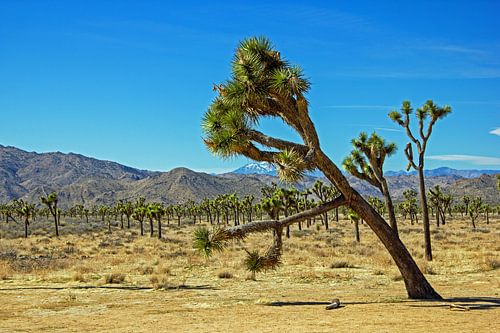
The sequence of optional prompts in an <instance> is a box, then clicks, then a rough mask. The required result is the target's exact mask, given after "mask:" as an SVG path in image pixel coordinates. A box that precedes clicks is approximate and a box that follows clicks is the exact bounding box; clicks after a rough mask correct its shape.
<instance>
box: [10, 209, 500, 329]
mask: <svg viewBox="0 0 500 333" xmlns="http://www.w3.org/2000/svg"><path fill="white" fill-rule="evenodd" d="M499 222H500V221H499V219H498V218H497V219H494V218H493V219H492V221H491V223H490V224H489V225H485V224H482V225H481V226H480V227H481V229H479V230H478V231H475V232H472V230H471V228H470V226H469V225H468V224H467V222H466V221H464V220H458V219H457V220H451V221H449V223H448V224H447V225H446V226H444V227H441V228H440V229H439V230H436V227H433V228H432V229H433V234H432V238H433V249H434V256H435V260H434V261H433V262H431V263H427V262H425V261H424V259H423V246H422V238H423V237H422V233H421V225H415V226H410V225H407V224H405V223H404V222H403V223H402V225H401V238H402V240H403V241H404V242H405V244H406V245H407V246H408V248H409V249H410V251H411V252H412V254H413V255H414V257H415V259H416V261H417V263H418V264H419V266H420V267H421V269H422V270H423V271H424V272H425V273H426V275H427V277H428V279H429V280H430V281H431V283H432V284H433V286H434V287H435V288H436V289H437V290H438V291H439V292H440V293H441V295H442V296H443V297H444V298H445V301H437V302H420V301H410V300H408V299H407V298H406V294H405V289H404V285H403V281H402V280H401V277H400V275H399V273H398V271H397V269H396V268H395V266H394V265H393V264H392V261H391V259H390V257H389V256H388V254H387V253H386V251H385V250H384V249H383V248H382V246H381V245H380V244H379V242H378V241H377V240H376V239H375V236H374V235H373V233H372V232H371V231H370V229H369V228H368V227H367V226H366V225H365V224H362V225H361V243H360V244H357V243H355V242H354V241H353V240H354V235H353V230H352V225H351V224H350V223H349V222H347V221H340V223H335V222H332V228H331V229H330V230H329V231H328V232H327V231H325V230H323V229H321V230H317V229H316V227H314V228H313V227H311V228H310V229H309V230H303V231H302V232H299V231H298V230H295V227H292V228H293V232H292V238H291V239H288V240H287V239H285V246H284V255H283V265H282V266H281V267H280V268H279V269H277V270H276V271H271V272H267V273H260V274H257V281H252V280H250V279H248V273H247V272H246V271H245V270H244V268H243V267H242V261H243V259H244V256H245V251H243V249H249V250H250V249H261V251H264V249H266V248H267V246H268V245H269V244H270V236H269V235H265V234H262V235H254V236H251V237H249V238H248V239H246V240H245V241H241V242H234V243H233V244H232V245H231V246H230V247H229V248H228V249H227V250H226V251H225V252H223V253H220V254H218V255H215V256H214V257H213V258H210V259H205V258H203V257H201V256H199V255H198V254H197V253H195V251H194V250H193V249H192V248H191V237H192V232H193V227H192V226H183V227H181V228H177V227H167V228H165V230H164V235H165V239H163V240H158V239H156V238H149V237H148V236H144V237H141V236H139V235H138V234H137V232H136V230H135V229H134V230H133V231H130V230H119V229H116V228H114V229H113V232H112V234H108V233H106V232H105V231H104V228H103V230H102V231H96V232H90V233H84V234H81V235H63V236H61V237H60V238H59V239H57V238H52V237H48V236H32V237H31V238H29V239H20V238H16V239H2V240H0V303H1V304H2V306H1V307H0V332H82V331H89V332H90V331H92V332H104V331H106V332H278V331H281V332H360V331H362V332H400V331H405V332H429V331H440V332H453V331H456V332H469V331H477V332H493V331H499V330H500V323H499V319H498V318H499V315H500V296H499V292H500V274H499V272H500V271H499V269H498V268H499V260H500V256H499V254H500V245H499V244H500V243H499V239H500V237H499V236H500V227H499ZM67 223H70V222H67ZM135 227H136V226H134V228H135ZM333 298H339V299H340V300H341V302H342V304H343V307H341V308H339V309H335V310H330V311H327V310H325V309H324V308H325V306H326V305H327V304H328V301H330V300H331V299H333ZM450 304H452V305H462V306H466V307H464V308H461V307H454V308H450ZM466 310H468V311H466Z"/></svg>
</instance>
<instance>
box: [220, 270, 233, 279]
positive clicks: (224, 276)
mask: <svg viewBox="0 0 500 333" xmlns="http://www.w3.org/2000/svg"><path fill="white" fill-rule="evenodd" d="M217 276H218V277H219V279H232V278H233V274H231V273H230V272H226V271H224V272H219V274H217Z"/></svg>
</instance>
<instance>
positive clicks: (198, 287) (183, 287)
mask: <svg viewBox="0 0 500 333" xmlns="http://www.w3.org/2000/svg"><path fill="white" fill-rule="evenodd" d="M64 289H120V290H152V289H155V288H153V287H147V286H33V287H10V288H0V292H1V291H16V290H64ZM158 289H160V290H217V288H215V287H212V286H210V285H205V284H204V285H187V284H181V285H171V286H165V287H162V288H158Z"/></svg>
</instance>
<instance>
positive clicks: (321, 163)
mask: <svg viewBox="0 0 500 333" xmlns="http://www.w3.org/2000/svg"><path fill="white" fill-rule="evenodd" d="M315 162H316V165H317V166H318V168H319V169H320V170H321V171H322V172H323V173H324V174H325V176H326V177H327V178H328V179H329V180H330V181H332V182H333V183H334V185H335V186H336V187H337V189H338V190H339V191H340V192H341V193H342V195H343V196H344V197H345V198H346V200H347V205H348V206H350V207H351V208H352V209H353V210H354V211H355V212H356V213H358V214H359V215H360V217H361V218H362V219H363V220H365V222H366V223H367V224H368V226H369V227H370V228H371V229H372V230H373V232H374V233H375V234H376V235H377V237H378V238H379V239H380V241H381V242H382V244H384V246H385V248H386V249H387V251H388V252H389V254H390V255H391V257H392V259H393V260H394V262H395V263H396V265H397V267H398V269H399V271H400V272H401V275H402V277H403V280H404V283H405V286H406V291H407V293H408V297H409V298H413V299H441V296H440V295H439V294H438V293H437V292H436V291H435V290H434V289H433V288H432V286H431V285H430V284H429V282H428V281H427V279H426V278H425V276H424V275H423V274H422V272H421V271H420V269H419V268H418V266H417V264H416V263H415V261H414V260H413V258H412V256H411V255H410V253H409V252H408V250H407V249H406V247H405V246H404V244H403V243H402V242H401V240H400V239H399V237H398V236H397V235H396V234H395V233H394V232H393V231H392V229H391V227H390V226H389V225H388V224H387V223H386V222H385V221H384V219H383V218H382V217H381V216H380V215H379V214H378V213H377V212H376V211H375V209H373V207H372V206H370V204H369V203H368V202H367V201H366V200H365V199H364V198H363V197H362V196H361V195H360V194H359V193H358V192H357V191H356V190H354V189H353V188H352V187H351V186H350V185H349V182H348V181H347V179H346V178H345V177H344V175H343V174H342V172H341V171H340V170H339V169H338V168H337V166H336V165H335V164H334V163H333V162H332V161H331V160H330V159H329V158H328V156H326V155H325V154H324V153H323V152H322V151H316V153H315Z"/></svg>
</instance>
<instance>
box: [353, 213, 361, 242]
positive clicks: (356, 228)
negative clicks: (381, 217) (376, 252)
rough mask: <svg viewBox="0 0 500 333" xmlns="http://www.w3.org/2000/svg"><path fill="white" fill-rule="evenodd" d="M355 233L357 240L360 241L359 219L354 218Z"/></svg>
mask: <svg viewBox="0 0 500 333" xmlns="http://www.w3.org/2000/svg"><path fill="white" fill-rule="evenodd" d="M354 235H355V236H356V242H357V243H359V242H360V239H359V220H358V219H354Z"/></svg>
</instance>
